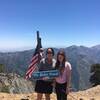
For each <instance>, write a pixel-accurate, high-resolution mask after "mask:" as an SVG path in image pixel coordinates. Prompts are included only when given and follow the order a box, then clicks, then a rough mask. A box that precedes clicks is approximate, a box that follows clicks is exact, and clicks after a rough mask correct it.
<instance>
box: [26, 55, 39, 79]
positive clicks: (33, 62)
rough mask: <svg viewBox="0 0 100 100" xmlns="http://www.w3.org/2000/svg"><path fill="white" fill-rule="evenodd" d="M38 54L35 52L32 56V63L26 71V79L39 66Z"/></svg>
mask: <svg viewBox="0 0 100 100" xmlns="http://www.w3.org/2000/svg"><path fill="white" fill-rule="evenodd" d="M38 60H39V58H38V54H35V55H34V56H33V57H32V60H31V63H30V65H29V67H28V70H27V72H26V77H25V78H26V79H28V78H30V77H31V75H32V73H33V72H34V71H35V69H36V68H37V63H38Z"/></svg>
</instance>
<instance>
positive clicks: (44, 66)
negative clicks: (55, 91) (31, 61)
mask: <svg viewBox="0 0 100 100" xmlns="http://www.w3.org/2000/svg"><path fill="white" fill-rule="evenodd" d="M55 65H56V60H55V59H54V58H53V59H52V63H51V64H49V63H48V62H47V59H44V58H43V59H42V60H41V61H40V64H39V71H49V70H54V69H55ZM44 81H53V79H51V78H48V79H47V80H44Z"/></svg>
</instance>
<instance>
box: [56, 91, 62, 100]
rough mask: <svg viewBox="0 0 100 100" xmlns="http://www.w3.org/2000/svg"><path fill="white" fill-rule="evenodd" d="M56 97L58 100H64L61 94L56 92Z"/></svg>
mask: <svg viewBox="0 0 100 100" xmlns="http://www.w3.org/2000/svg"><path fill="white" fill-rule="evenodd" d="M56 96H57V100H62V99H61V93H57V92H56Z"/></svg>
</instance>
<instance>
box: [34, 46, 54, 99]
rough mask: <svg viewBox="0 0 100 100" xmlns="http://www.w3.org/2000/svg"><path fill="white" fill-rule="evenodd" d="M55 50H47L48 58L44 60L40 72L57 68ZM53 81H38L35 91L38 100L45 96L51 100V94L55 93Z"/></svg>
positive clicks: (45, 78)
mask: <svg viewBox="0 0 100 100" xmlns="http://www.w3.org/2000/svg"><path fill="white" fill-rule="evenodd" d="M53 56H54V50H53V49H52V48H48V49H47V50H46V58H44V59H42V60H41V62H40V66H39V71H48V70H53V69H54V68H55V64H56V61H55V59H53ZM52 83H53V80H52V79H48V78H47V77H44V78H42V79H40V80H37V82H36V86H35V91H36V92H37V100H42V96H43V94H45V98H46V100H50V94H51V93H52V91H53V86H52Z"/></svg>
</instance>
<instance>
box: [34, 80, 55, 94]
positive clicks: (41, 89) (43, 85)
mask: <svg viewBox="0 0 100 100" xmlns="http://www.w3.org/2000/svg"><path fill="white" fill-rule="evenodd" d="M52 91H53V86H52V82H49V81H44V80H37V81H36V85H35V92H37V93H47V94H51V93H52Z"/></svg>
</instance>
